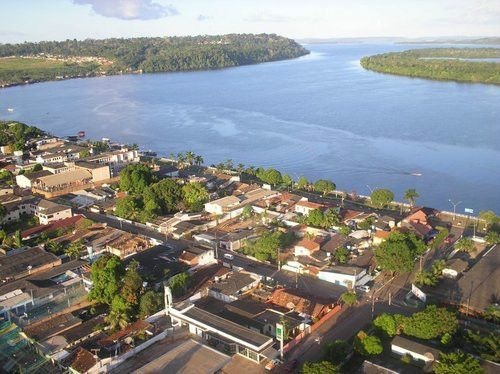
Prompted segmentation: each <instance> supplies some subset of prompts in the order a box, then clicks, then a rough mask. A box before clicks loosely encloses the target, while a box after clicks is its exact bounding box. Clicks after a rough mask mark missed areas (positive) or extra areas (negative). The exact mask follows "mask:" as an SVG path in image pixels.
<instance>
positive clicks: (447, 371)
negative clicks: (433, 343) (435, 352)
mask: <svg viewBox="0 0 500 374" xmlns="http://www.w3.org/2000/svg"><path fill="white" fill-rule="evenodd" d="M434 373H436V374H481V373H484V370H483V368H482V367H481V365H480V364H479V361H478V360H476V359H475V358H474V357H472V356H471V355H469V354H466V353H463V352H460V351H457V352H452V353H448V354H446V353H442V354H441V357H440V359H439V361H438V362H437V363H436V364H435V365H434Z"/></svg>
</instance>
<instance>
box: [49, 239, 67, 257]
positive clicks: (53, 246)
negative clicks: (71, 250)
mask: <svg viewBox="0 0 500 374" xmlns="http://www.w3.org/2000/svg"><path fill="white" fill-rule="evenodd" d="M45 248H46V249H47V251H49V252H50V253H53V254H55V255H57V256H58V255H61V254H63V252H64V246H63V244H62V243H61V242H57V241H55V240H49V241H48V242H47V244H46V245H45Z"/></svg>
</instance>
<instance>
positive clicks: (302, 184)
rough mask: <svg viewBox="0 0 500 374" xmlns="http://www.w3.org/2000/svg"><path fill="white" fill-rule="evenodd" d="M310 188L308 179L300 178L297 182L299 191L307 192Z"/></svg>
mask: <svg viewBox="0 0 500 374" xmlns="http://www.w3.org/2000/svg"><path fill="white" fill-rule="evenodd" d="M307 186H309V181H308V180H307V178H306V177H300V178H299V180H298V181H297V188H298V189H299V190H305V189H306V188H307Z"/></svg>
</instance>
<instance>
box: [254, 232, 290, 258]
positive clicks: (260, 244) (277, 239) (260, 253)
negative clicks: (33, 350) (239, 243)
mask: <svg viewBox="0 0 500 374" xmlns="http://www.w3.org/2000/svg"><path fill="white" fill-rule="evenodd" d="M282 235H283V234H282V233H281V232H279V231H278V232H271V231H266V232H265V233H264V234H262V235H261V237H260V238H258V239H257V240H255V241H247V242H246V244H245V247H244V252H245V253H246V254H249V255H251V256H254V257H255V258H256V259H257V260H259V261H269V260H275V259H276V258H277V256H278V250H279V249H280V248H282V246H283V242H282Z"/></svg>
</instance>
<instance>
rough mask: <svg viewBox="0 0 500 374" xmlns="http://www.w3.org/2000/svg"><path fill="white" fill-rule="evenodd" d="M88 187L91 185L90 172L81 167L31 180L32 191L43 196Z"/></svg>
mask: <svg viewBox="0 0 500 374" xmlns="http://www.w3.org/2000/svg"><path fill="white" fill-rule="evenodd" d="M90 187H92V173H91V172H89V171H88V170H87V169H83V168H76V169H73V170H69V171H67V172H65V173H59V174H52V175H47V176H44V177H39V178H37V179H35V180H34V181H32V190H33V192H34V193H38V194H40V195H44V196H45V197H52V196H57V195H62V194H66V193H70V192H72V191H76V190H84V189H86V188H90Z"/></svg>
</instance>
